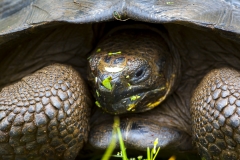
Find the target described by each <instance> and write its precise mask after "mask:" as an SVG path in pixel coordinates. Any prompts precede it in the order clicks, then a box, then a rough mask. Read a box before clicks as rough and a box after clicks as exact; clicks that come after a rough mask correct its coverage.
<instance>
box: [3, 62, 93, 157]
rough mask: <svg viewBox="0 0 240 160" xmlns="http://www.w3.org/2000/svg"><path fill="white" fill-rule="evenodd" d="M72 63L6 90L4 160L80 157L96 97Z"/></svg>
mask: <svg viewBox="0 0 240 160" xmlns="http://www.w3.org/2000/svg"><path fill="white" fill-rule="evenodd" d="M88 96H89V94H88V92H87V89H86V86H85V84H84V81H83V80H82V78H81V77H80V76H79V74H78V73H77V72H76V71H75V70H74V69H73V68H72V67H70V66H67V65H60V64H54V65H50V66H48V67H45V68H43V69H41V70H39V71H37V72H35V73H33V74H32V75H29V76H26V77H24V78H23V79H22V80H20V81H18V82H16V83H14V84H11V85H9V86H6V87H4V88H3V89H2V91H1V92H0V155H1V158H3V159H19V158H20V159H21V158H24V159H30V158H35V159H49V158H50V159H51V158H52V159H74V158H75V157H76V155H77V154H78V151H79V149H80V148H82V146H83V143H84V142H86V141H87V135H88V132H89V126H88V121H89V114H90V113H89V112H90V108H89V107H90V104H91V103H90V100H89V97H88Z"/></svg>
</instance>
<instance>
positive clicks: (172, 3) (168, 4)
mask: <svg viewBox="0 0 240 160" xmlns="http://www.w3.org/2000/svg"><path fill="white" fill-rule="evenodd" d="M166 4H168V5H170V4H174V2H166Z"/></svg>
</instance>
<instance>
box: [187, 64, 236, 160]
mask: <svg viewBox="0 0 240 160" xmlns="http://www.w3.org/2000/svg"><path fill="white" fill-rule="evenodd" d="M239 75H240V73H239V72H238V71H236V70H234V69H229V68H221V69H216V70H213V71H211V72H210V73H209V74H207V75H206V76H205V77H204V79H203V80H202V82H201V83H200V84H199V86H198V87H197V88H196V90H195V92H194V94H193V97H192V100H191V101H192V106H191V113H192V121H193V123H192V124H193V126H192V128H193V138H194V140H195V142H196V145H197V147H198V150H199V153H200V155H201V156H202V157H204V158H205V159H224V160H237V159H239V158H240V157H239V150H238V149H239V146H240V131H239V124H240V119H239V117H240V100H239V99H240V90H239V89H240V84H239V81H240V77H239Z"/></svg>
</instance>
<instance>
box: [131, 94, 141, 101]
mask: <svg viewBox="0 0 240 160" xmlns="http://www.w3.org/2000/svg"><path fill="white" fill-rule="evenodd" d="M139 98H140V96H138V95H136V96H131V97H130V99H131V101H135V100H137V99H139Z"/></svg>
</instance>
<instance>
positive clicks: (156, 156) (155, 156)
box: [152, 147, 160, 160]
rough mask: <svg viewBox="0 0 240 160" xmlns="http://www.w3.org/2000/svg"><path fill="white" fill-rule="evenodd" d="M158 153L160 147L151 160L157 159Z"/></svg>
mask: <svg viewBox="0 0 240 160" xmlns="http://www.w3.org/2000/svg"><path fill="white" fill-rule="evenodd" d="M159 151H160V147H158V149H157V152H156V153H155V155H154V157H153V159H152V160H155V158H156V157H157V155H158V152H159Z"/></svg>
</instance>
